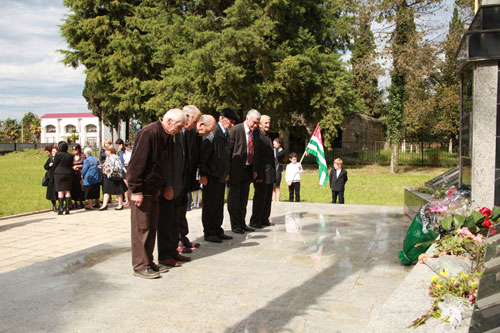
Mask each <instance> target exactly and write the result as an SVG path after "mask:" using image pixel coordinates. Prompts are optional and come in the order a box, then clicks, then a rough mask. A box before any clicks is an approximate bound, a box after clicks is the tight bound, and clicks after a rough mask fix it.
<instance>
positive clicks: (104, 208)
mask: <svg viewBox="0 0 500 333" xmlns="http://www.w3.org/2000/svg"><path fill="white" fill-rule="evenodd" d="M107 209H108V206H104V207H101V208H99V210H107Z"/></svg>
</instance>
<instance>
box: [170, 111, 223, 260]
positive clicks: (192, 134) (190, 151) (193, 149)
mask: <svg viewBox="0 0 500 333" xmlns="http://www.w3.org/2000/svg"><path fill="white" fill-rule="evenodd" d="M214 128H215V118H214V117H213V116H211V115H208V114H204V115H202V116H201V117H200V118H199V120H198V121H197V122H196V126H195V127H193V128H192V129H187V127H186V131H185V136H186V146H187V158H188V163H187V164H188V171H187V179H186V184H185V187H184V189H185V192H186V193H185V194H183V200H182V203H181V206H180V207H179V218H180V219H179V232H180V241H181V243H182V245H181V246H180V247H179V248H177V251H178V252H181V253H191V252H192V250H191V249H192V248H196V247H199V246H200V244H199V243H193V242H191V241H190V240H189V238H188V237H187V235H188V233H189V226H188V223H187V218H186V213H187V205H188V204H189V202H188V199H187V198H188V193H189V192H192V191H195V190H199V189H200V183H199V181H198V180H197V179H196V173H197V171H198V161H199V158H200V150H201V142H202V137H203V136H206V135H209V134H210V133H211V132H212V131H213V130H214Z"/></svg>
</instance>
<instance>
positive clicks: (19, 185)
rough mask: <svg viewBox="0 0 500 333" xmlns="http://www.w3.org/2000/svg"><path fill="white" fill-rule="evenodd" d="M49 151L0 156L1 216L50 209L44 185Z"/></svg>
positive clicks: (32, 150) (13, 153) (31, 151)
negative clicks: (43, 180)
mask: <svg viewBox="0 0 500 333" xmlns="http://www.w3.org/2000/svg"><path fill="white" fill-rule="evenodd" d="M47 158H48V156H47V154H46V153H45V151H43V150H41V149H38V150H35V149H30V150H26V151H24V152H12V153H8V154H6V155H1V156H0V216H7V215H13V214H19V213H24V212H31V211H37V210H42V209H48V208H50V207H51V206H52V205H51V203H50V201H48V200H46V199H45V193H46V191H47V189H46V187H43V186H42V179H43V175H45V169H44V168H43V165H44V164H45V161H47Z"/></svg>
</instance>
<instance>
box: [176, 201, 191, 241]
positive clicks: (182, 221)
mask: <svg viewBox="0 0 500 333" xmlns="http://www.w3.org/2000/svg"><path fill="white" fill-rule="evenodd" d="M189 193H191V192H189ZM188 201H189V199H188V195H187V193H186V194H181V198H180V206H179V207H176V208H175V210H176V212H177V216H178V220H179V234H180V240H181V242H182V244H183V245H184V246H187V245H188V244H189V243H190V241H189V238H187V234H189V227H188V222H187V218H186V213H187V204H188Z"/></svg>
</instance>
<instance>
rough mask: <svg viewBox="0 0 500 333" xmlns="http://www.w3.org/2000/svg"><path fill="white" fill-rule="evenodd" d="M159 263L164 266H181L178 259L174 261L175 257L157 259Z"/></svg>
mask: <svg viewBox="0 0 500 333" xmlns="http://www.w3.org/2000/svg"><path fill="white" fill-rule="evenodd" d="M158 263H159V264H161V265H165V266H168V267H179V266H182V264H181V263H180V262H178V261H175V259H173V258H168V259H165V260H161V261H158Z"/></svg>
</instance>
